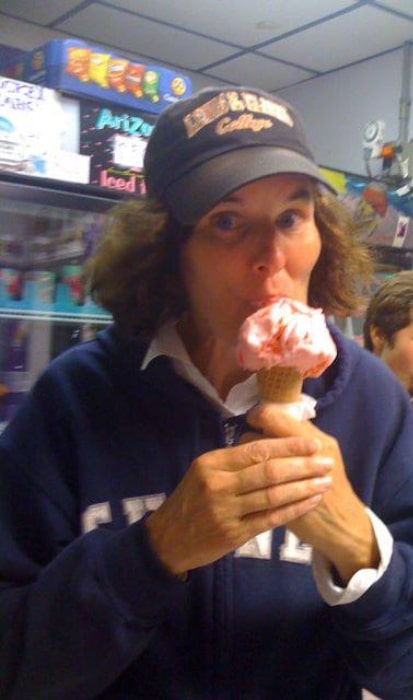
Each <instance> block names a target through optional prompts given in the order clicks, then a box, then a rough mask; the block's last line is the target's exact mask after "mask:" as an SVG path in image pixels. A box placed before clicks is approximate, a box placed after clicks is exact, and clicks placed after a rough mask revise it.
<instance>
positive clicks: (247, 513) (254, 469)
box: [146, 436, 334, 574]
mask: <svg viewBox="0 0 413 700" xmlns="http://www.w3.org/2000/svg"><path fill="white" fill-rule="evenodd" d="M333 461H334V460H333V459H332V457H331V456H330V455H328V454H326V453H325V452H323V453H322V452H321V451H320V442H319V440H318V439H317V440H315V439H314V438H313V437H312V436H309V437H307V436H303V437H301V436H298V437H295V436H285V437H283V438H281V439H258V440H253V441H251V442H248V443H246V444H242V445H237V446H236V447H226V448H223V449H219V450H214V451H212V452H208V453H205V454H203V455H201V456H200V457H198V458H197V459H195V460H194V461H193V462H192V464H191V465H190V467H189V469H188V471H187V473H186V475H185V476H184V478H183V479H182V481H181V482H180V484H179V485H178V487H177V488H176V490H175V491H174V492H173V493H172V494H171V495H170V496H169V497H168V498H167V499H166V500H165V501H164V503H163V504H162V505H161V506H160V507H159V508H158V509H157V510H156V511H155V512H154V513H152V515H151V516H150V517H149V518H148V520H147V521H146V522H147V527H148V531H149V537H150V540H151V543H152V546H153V548H154V550H155V552H156V553H157V555H158V557H159V558H160V560H161V561H162V562H163V564H164V565H165V566H166V568H167V569H168V570H169V571H171V572H172V573H174V574H182V573H184V572H186V571H188V570H190V569H193V568H196V567H199V566H203V565H205V564H209V563H211V562H213V561H215V560H216V559H219V558H220V557H221V556H223V555H225V554H227V553H228V552H230V551H232V550H234V549H236V548H238V547H240V546H241V545H242V544H244V543H245V542H247V541H248V540H249V539H251V538H252V537H254V536H255V535H257V534H259V533H261V532H264V531H265V530H269V529H272V528H275V527H279V526H281V525H285V524H286V523H289V522H290V521H294V522H298V519H299V518H300V517H302V516H304V514H306V513H309V512H310V511H312V510H314V508H315V507H316V506H317V505H318V504H319V502H320V499H321V498H322V495H323V494H324V493H325V492H326V490H327V489H328V488H330V485H331V479H330V478H329V476H328V474H329V472H330V470H331V468H332V466H333Z"/></svg>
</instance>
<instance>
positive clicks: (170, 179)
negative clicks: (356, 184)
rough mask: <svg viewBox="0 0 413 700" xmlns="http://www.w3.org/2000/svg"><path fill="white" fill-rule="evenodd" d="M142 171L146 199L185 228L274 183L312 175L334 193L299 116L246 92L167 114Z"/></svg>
mask: <svg viewBox="0 0 413 700" xmlns="http://www.w3.org/2000/svg"><path fill="white" fill-rule="evenodd" d="M144 171H145V180H146V188H147V193H148V195H149V196H151V197H154V198H156V199H158V200H159V201H161V202H163V203H164V204H165V205H166V206H167V207H168V208H169V209H170V211H171V212H172V214H173V215H174V217H175V218H176V219H177V220H178V221H180V222H181V223H182V224H185V225H192V224H194V223H195V222H196V221H197V220H198V219H200V218H201V217H202V216H203V215H204V214H206V213H207V212H208V211H209V210H210V209H211V208H212V207H213V206H214V205H215V204H217V203H218V202H219V201H220V200H221V199H223V197H225V196H226V195H228V194H230V193H231V192H234V191H235V190H237V189H238V188H239V187H242V186H243V185H246V184H248V183H250V182H254V181H255V180H258V179H260V178H262V177H267V176H270V175H276V174H280V173H295V174H301V175H307V176H309V177H311V178H314V179H315V180H317V181H318V182H321V183H322V184H323V185H325V186H326V187H327V188H329V189H330V190H333V187H332V186H331V185H330V184H329V183H328V182H327V181H326V180H325V179H324V178H323V176H322V174H321V172H320V170H319V169H318V167H317V164H316V163H315V161H314V157H313V154H312V153H311V151H310V149H309V147H308V145H307V141H306V137H305V133H304V129H303V125H302V122H301V119H300V117H299V116H298V114H297V112H296V111H295V110H294V108H293V107H292V106H291V105H290V104H288V102H285V101H284V100H282V99H281V98H279V97H275V96H273V95H271V94H269V93H266V92H263V91H262V90H257V89H255V88H249V87H236V88H226V87H221V88H219V87H217V88H205V89H204V90H200V91H199V92H197V93H195V94H194V95H193V96H192V97H189V98H187V99H184V100H182V101H180V102H176V103H174V104H173V105H171V106H169V107H167V108H166V109H165V110H164V111H163V112H161V114H160V116H159V117H158V120H157V122H156V125H155V129H154V130H153V132H152V134H151V137H150V139H149V142H148V145H147V148H146V152H145V159H144Z"/></svg>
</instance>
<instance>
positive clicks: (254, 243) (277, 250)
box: [182, 175, 321, 344]
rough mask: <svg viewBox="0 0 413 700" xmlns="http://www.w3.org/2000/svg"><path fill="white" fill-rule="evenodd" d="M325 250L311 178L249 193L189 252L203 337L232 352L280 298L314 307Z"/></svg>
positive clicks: (290, 178)
mask: <svg viewBox="0 0 413 700" xmlns="http://www.w3.org/2000/svg"><path fill="white" fill-rule="evenodd" d="M320 250H321V240H320V235H319V232H318V229H317V227H316V225H315V222H314V185H313V184H312V182H311V180H310V178H307V177H304V176H301V175H274V176H272V177H267V178H263V179H261V180H258V181H257V182H253V183H251V184H249V185H245V186H244V187H241V188H240V189H239V190H237V191H236V192H234V193H232V194H231V195H229V196H228V197H227V198H226V199H224V200H222V201H221V202H219V204H217V205H216V206H215V207H214V208H213V209H211V211H210V212H208V214H206V215H205V216H204V217H203V218H202V219H200V221H199V222H198V223H197V224H196V226H195V230H194V233H193V234H192V236H191V237H190V238H189V239H188V241H187V243H186V244H185V246H184V248H183V251H182V272H183V279H184V284H185V288H186V290H187V294H188V297H189V303H190V311H191V318H192V321H193V322H194V323H195V325H196V327H197V330H198V331H199V332H201V333H202V334H204V333H207V334H209V335H210V334H212V335H213V336H214V337H215V338H217V339H220V340H222V341H224V342H230V343H231V344H232V343H234V342H235V341H236V338H237V335H238V330H239V327H240V325H241V323H242V322H243V321H244V320H245V318H246V317H247V316H248V315H249V314H251V313H252V312H254V311H256V310H257V309H258V308H260V307H262V306H265V305H267V304H269V303H271V301H273V300H274V299H275V298H276V297H277V296H279V295H286V296H289V297H291V298H293V299H296V300H298V301H301V302H304V303H306V302H307V295H308V287H309V281H310V276H311V272H312V270H313V268H314V265H315V264H316V262H317V259H318V257H319V255H320Z"/></svg>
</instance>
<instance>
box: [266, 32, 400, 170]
mask: <svg viewBox="0 0 413 700" xmlns="http://www.w3.org/2000/svg"><path fill="white" fill-rule="evenodd" d="M350 40H351V39H350ZM412 56H413V52H412ZM403 57H404V49H400V50H396V51H392V52H390V53H388V54H385V55H383V56H381V57H379V58H375V59H371V60H368V61H364V62H362V63H358V64H357V65H354V66H352V67H349V68H343V69H341V70H339V71H336V72H334V73H330V74H328V75H326V76H323V77H321V78H314V79H312V80H309V81H307V82H305V83H302V84H301V85H296V86H294V87H292V88H287V89H285V90H281V91H279V94H280V96H282V97H284V99H286V100H288V101H289V102H291V103H292V104H293V105H294V106H295V107H297V109H298V110H299V112H300V113H301V115H302V116H303V119H304V122H305V126H306V131H307V135H308V137H309V141H310V145H311V147H312V149H313V151H314V155H315V157H316V160H317V161H318V163H320V164H322V165H325V166H329V167H331V168H338V169H343V170H347V171H349V172H353V173H358V174H362V175H364V174H365V166H364V161H363V150H362V140H363V129H364V126H365V125H366V124H367V123H368V122H369V121H371V120H373V119H381V120H383V121H384V122H386V129H385V133H384V139H385V141H394V140H397V138H398V136H399V130H400V124H399V103H400V97H401V90H402V75H403ZM411 73H412V74H413V67H412V68H411ZM410 82H411V83H412V84H411V86H410V90H411V92H412V93H413V79H411V81H410ZM412 123H413V117H412V113H410V120H409V133H408V137H409V139H411V138H412V135H413V134H412Z"/></svg>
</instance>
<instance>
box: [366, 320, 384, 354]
mask: <svg viewBox="0 0 413 700" xmlns="http://www.w3.org/2000/svg"><path fill="white" fill-rule="evenodd" d="M369 332H370V340H371V343H372V345H373V350H374V354H375V355H381V352H382V350H383V346H384V343H385V339H384V336H383V333H382V332H381V330H380V328H378V327H377V326H370V330H369Z"/></svg>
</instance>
